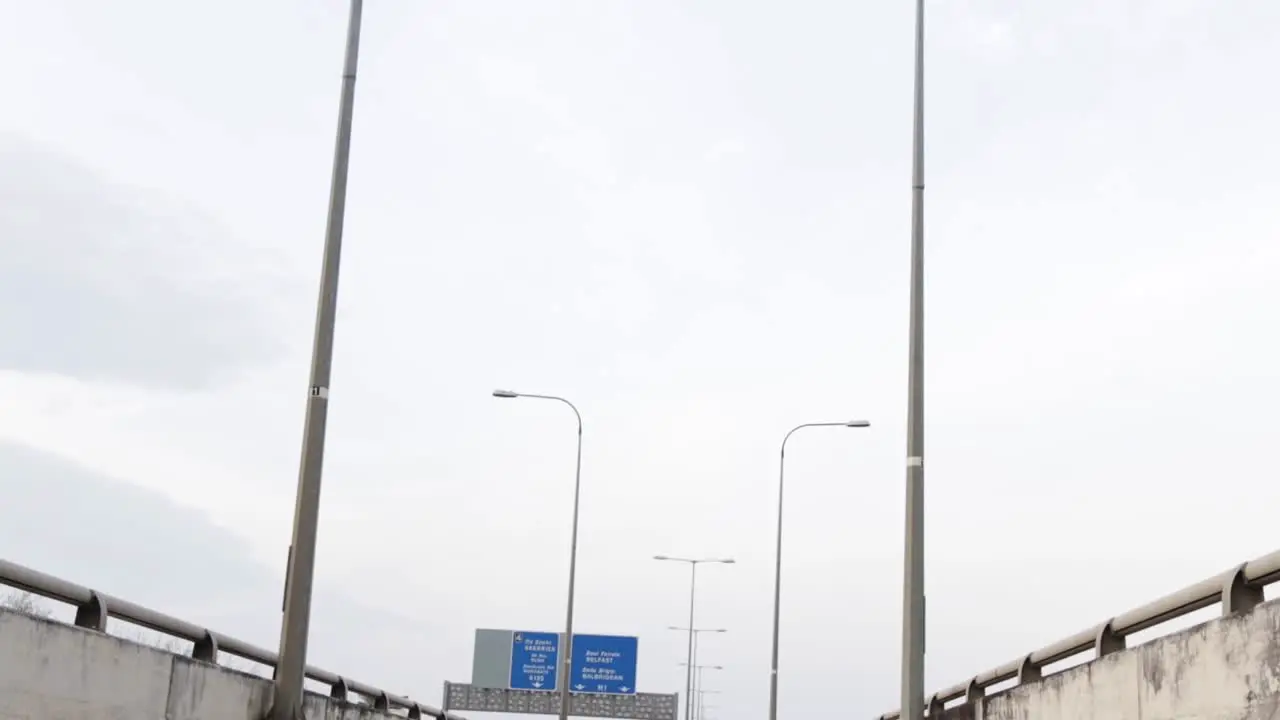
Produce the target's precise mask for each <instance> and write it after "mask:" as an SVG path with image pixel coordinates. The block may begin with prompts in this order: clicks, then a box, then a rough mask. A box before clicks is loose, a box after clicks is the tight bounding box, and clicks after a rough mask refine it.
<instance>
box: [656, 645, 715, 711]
mask: <svg viewBox="0 0 1280 720" xmlns="http://www.w3.org/2000/svg"><path fill="white" fill-rule="evenodd" d="M667 629H668V630H675V631H677V632H691V633H692V634H693V653H692V656H693V662H692V663H680V665H681V667H688V666H690V665H692V666H693V667H695V668H696V667H698V636H699V635H701V634H702V633H726V632H729V631H728V630H727V629H725V628H693V629H692V630H690V629H689V628H687V627H679V626H677V625H669V626H667ZM696 688H697V685H696V684H695V683H694V682H693V681H692V679H691V682H690V687H689V690H688V695H687V696H686V697H685V712H686V713H689V712H691V711H690V706H692V705H693V703H694V702H695V700H694V693H695V692H696Z"/></svg>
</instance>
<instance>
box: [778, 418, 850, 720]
mask: <svg viewBox="0 0 1280 720" xmlns="http://www.w3.org/2000/svg"><path fill="white" fill-rule="evenodd" d="M815 427H848V428H865V427H871V423H869V422H867V421H866V420H849V421H846V422H824V423H804V424H802V425H797V426H795V427H793V428H791V430H790V431H788V432H787V434H786V435H784V436H783V437H782V449H781V451H780V452H779V453H778V539H777V548H776V549H775V550H774V554H775V557H774V569H773V663H772V665H771V666H770V671H769V720H778V625H779V620H780V618H781V616H782V491H783V487H784V482H783V481H784V480H785V478H786V469H787V441H788V440H790V439H791V436H792V435H794V434H795V433H796V431H797V430H803V429H805V428H815Z"/></svg>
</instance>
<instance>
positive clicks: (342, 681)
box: [329, 677, 350, 702]
mask: <svg viewBox="0 0 1280 720" xmlns="http://www.w3.org/2000/svg"><path fill="white" fill-rule="evenodd" d="M349 693H350V688H348V687H347V679H346V678H344V677H339V678H338V680H337V681H336V682H334V683H333V685H330V686H329V697H331V698H333V699H335V700H341V701H342V702H346V701H347V700H348V699H349V698H350V694H349Z"/></svg>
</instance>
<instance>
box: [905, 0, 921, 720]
mask: <svg viewBox="0 0 1280 720" xmlns="http://www.w3.org/2000/svg"><path fill="white" fill-rule="evenodd" d="M915 50H916V52H915V56H916V57H915V118H914V121H913V123H912V126H913V127H912V131H913V132H912V138H911V145H912V160H911V310H910V312H911V319H910V327H911V330H910V333H911V340H910V349H909V350H908V354H909V361H908V362H909V367H910V370H909V371H908V374H907V502H906V505H907V508H906V523H905V528H904V530H905V532H904V533H903V534H904V538H903V552H902V555H903V559H902V565H903V567H902V705H901V706H900V707H901V711H900V717H901V718H902V720H923V718H924V645H925V639H924V635H925V605H924V603H925V601H924V0H916V47H915Z"/></svg>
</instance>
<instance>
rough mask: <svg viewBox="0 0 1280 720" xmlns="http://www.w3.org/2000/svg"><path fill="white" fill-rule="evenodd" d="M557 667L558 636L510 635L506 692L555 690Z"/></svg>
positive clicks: (519, 633)
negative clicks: (509, 664) (509, 665)
mask: <svg viewBox="0 0 1280 720" xmlns="http://www.w3.org/2000/svg"><path fill="white" fill-rule="evenodd" d="M559 665H560V635H559V633H549V632H520V631H516V632H513V633H512V634H511V677H510V678H509V679H508V683H507V687H508V688H509V689H511V690H541V691H545V692H551V691H553V690H555V689H556V678H557V676H558V674H559V673H558V670H557V668H558V666H559Z"/></svg>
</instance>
